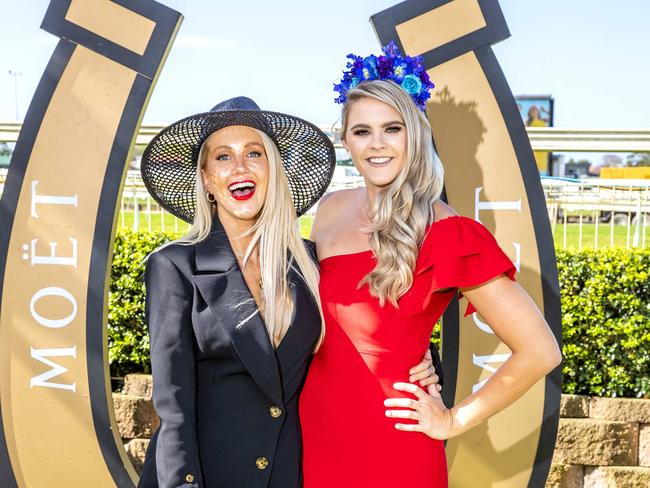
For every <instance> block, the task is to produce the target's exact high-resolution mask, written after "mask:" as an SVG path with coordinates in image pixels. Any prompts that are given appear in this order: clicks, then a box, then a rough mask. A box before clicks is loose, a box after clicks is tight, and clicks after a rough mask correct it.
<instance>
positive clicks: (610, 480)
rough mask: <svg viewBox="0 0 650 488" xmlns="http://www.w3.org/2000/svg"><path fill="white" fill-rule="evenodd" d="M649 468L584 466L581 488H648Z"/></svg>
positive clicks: (649, 484)
mask: <svg viewBox="0 0 650 488" xmlns="http://www.w3.org/2000/svg"><path fill="white" fill-rule="evenodd" d="M648 486H650V468H639V467H622V466H607V467H603V466H599V467H589V466H585V478H584V485H583V488H622V487H625V488H648Z"/></svg>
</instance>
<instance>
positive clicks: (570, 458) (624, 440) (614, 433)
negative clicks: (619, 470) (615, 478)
mask: <svg viewBox="0 0 650 488" xmlns="http://www.w3.org/2000/svg"><path fill="white" fill-rule="evenodd" d="M638 449H639V427H638V424H635V423H629V422H611V421H606V420H592V419H560V425H559V429H558V435H557V442H556V445H555V453H554V455H553V461H554V462H556V463H561V464H584V465H588V466H611V465H618V466H633V465H636V463H637V459H638Z"/></svg>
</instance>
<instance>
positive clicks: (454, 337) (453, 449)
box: [371, 0, 562, 488]
mask: <svg viewBox="0 0 650 488" xmlns="http://www.w3.org/2000/svg"><path fill="white" fill-rule="evenodd" d="M371 22H372V24H373V27H374V28H375V31H376V32H377V35H378V37H379V40H380V41H381V44H382V45H386V44H388V42H389V41H391V40H394V41H395V42H396V43H397V44H398V45H399V46H400V48H401V49H402V52H406V53H407V54H409V55H418V54H419V55H422V57H423V59H424V65H425V67H426V69H427V72H428V74H429V76H430V77H431V80H432V81H433V82H434V83H435V84H436V88H435V91H434V92H433V94H432V98H431V100H430V103H429V104H428V111H429V121H430V123H431V130H432V132H433V138H434V142H435V145H436V148H437V150H438V153H439V154H440V158H441V160H442V162H443V165H444V167H445V195H446V199H447V202H448V203H449V204H450V205H451V206H452V207H454V208H455V209H456V210H457V211H458V212H459V213H461V214H462V215H466V216H471V217H473V218H475V219H476V220H479V221H481V222H482V223H483V224H485V225H486V226H487V227H488V228H489V229H490V230H491V231H492V233H493V234H494V235H495V237H496V238H497V240H498V241H499V243H500V244H501V246H502V248H503V249H504V250H505V251H506V252H508V254H509V255H510V258H511V259H512V261H513V262H514V263H515V265H516V267H517V271H518V272H517V280H518V281H519V283H521V284H522V286H523V287H524V288H525V289H526V290H527V291H528V293H529V294H530V295H531V296H532V297H533V299H534V300H535V302H536V303H537V305H538V306H539V308H540V310H542V311H543V312H544V315H545V316H546V319H547V321H548V323H549V324H550V326H551V329H552V330H553V333H554V334H555V337H556V338H557V340H558V342H559V343H560V344H561V339H562V337H561V335H562V333H561V317H560V293H559V284H558V275H557V267H556V261H555V248H554V246H553V239H552V235H551V228H550V225H549V220H548V216H547V213H546V204H545V200H544V193H543V190H542V186H541V183H540V180H539V175H538V171H537V167H536V165H535V159H534V157H533V153H532V150H531V148H530V143H529V141H528V136H527V134H526V131H525V128H524V124H523V122H522V120H521V116H520V115H519V112H518V110H517V106H516V103H515V100H514V97H513V96H512V93H511V91H510V88H509V87H508V84H507V82H506V79H505V77H504V75H503V73H502V71H501V68H500V67H499V63H498V61H497V59H496V57H495V56H494V53H493V51H492V48H491V45H492V44H494V43H496V42H498V41H501V40H503V39H506V38H507V37H509V35H510V33H509V32H508V27H507V25H506V22H505V20H504V18H503V14H502V12H501V9H500V7H499V3H498V1H497V0H408V1H405V2H402V3H400V4H398V5H396V6H395V7H393V8H390V9H388V10H385V11H383V12H380V13H379V14H377V15H375V16H373V17H372V18H371ZM459 310H464V307H462V308H460V309H459V304H458V303H456V304H452V305H451V306H450V308H449V309H448V310H447V312H446V313H445V315H444V317H443V335H442V339H443V346H442V352H443V364H444V366H445V373H446V382H445V392H444V393H445V395H444V396H445V401H446V403H447V405H451V404H453V403H454V402H456V401H460V400H462V399H463V398H465V397H466V396H468V395H470V394H471V393H472V392H474V391H476V390H477V389H478V388H480V387H481V386H482V385H483V384H484V383H485V381H487V379H488V378H489V377H490V375H491V374H492V373H493V372H494V371H496V369H497V368H498V367H499V366H500V365H501V364H502V363H503V362H504V361H505V360H506V359H507V358H508V357H509V355H510V351H509V350H508V348H507V347H506V346H505V345H504V344H503V343H502V342H501V341H500V340H499V339H498V337H496V335H495V334H494V333H493V332H492V330H491V329H490V327H489V326H488V325H487V324H486V323H485V322H483V321H482V320H481V317H480V316H479V315H478V314H477V313H474V314H472V315H471V316H469V317H466V318H461V317H462V314H460V313H459ZM521 326H522V327H525V326H526V324H521ZM560 384H561V368H560V367H558V368H556V369H555V370H554V371H553V372H552V373H551V374H550V375H548V376H547V377H546V379H545V380H542V381H540V382H539V383H538V384H536V385H535V386H534V387H533V388H532V389H531V390H530V391H528V392H527V393H526V394H525V395H524V396H523V397H522V398H520V399H519V400H518V401H517V402H516V403H514V404H513V405H512V406H510V407H509V408H507V409H506V410H504V411H502V412H500V413H499V414H497V415H495V416H494V417H492V418H490V419H489V420H488V421H486V422H484V423H483V424H481V426H479V427H476V428H474V429H472V430H471V431H469V432H467V433H466V434H464V435H462V436H460V437H459V438H454V439H451V440H449V441H448V442H447V444H446V451H447V464H448V467H449V483H450V486H451V487H458V488H473V487H476V488H479V487H485V486H499V487H513V488H514V487H522V488H523V487H542V486H544V484H545V482H546V478H547V476H548V472H549V469H550V465H551V458H552V456H553V448H554V446H555V436H556V434H557V425H558V422H559V404H560V394H561V388H560Z"/></svg>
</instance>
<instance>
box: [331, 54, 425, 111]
mask: <svg viewBox="0 0 650 488" xmlns="http://www.w3.org/2000/svg"><path fill="white" fill-rule="evenodd" d="M382 51H383V53H384V54H383V55H381V56H375V55H374V54H371V55H370V56H366V57H365V58H362V57H361V56H357V55H355V54H348V55H347V58H348V59H349V60H350V61H348V63H347V65H346V68H348V70H347V71H343V78H342V79H341V82H340V83H335V84H334V91H335V92H337V93H338V94H339V96H338V97H337V98H335V99H334V101H335V102H336V103H345V102H346V100H347V99H348V97H347V93H348V90H350V89H351V88H354V87H355V86H357V85H358V84H359V83H362V82H364V81H371V80H391V81H393V82H395V83H397V84H398V85H399V86H401V87H402V88H403V89H404V91H406V93H408V94H409V95H411V98H412V99H413V101H414V102H415V104H416V105H417V106H418V108H419V109H420V110H422V111H423V112H424V109H425V107H426V103H427V100H428V99H429V98H430V97H431V94H430V93H429V90H431V89H432V88H433V87H434V86H435V85H434V84H433V83H432V82H431V80H430V79H429V75H428V74H427V72H426V70H425V69H424V66H422V56H413V57H411V56H402V55H401V54H400V53H399V50H398V48H397V45H396V44H395V42H394V41H390V43H389V44H388V45H387V46H384V47H383V48H382Z"/></svg>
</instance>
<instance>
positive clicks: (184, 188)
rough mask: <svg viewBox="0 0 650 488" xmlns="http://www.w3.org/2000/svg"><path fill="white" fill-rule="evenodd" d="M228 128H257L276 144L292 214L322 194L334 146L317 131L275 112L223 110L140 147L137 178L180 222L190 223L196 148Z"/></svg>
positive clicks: (328, 179) (163, 133)
mask: <svg viewBox="0 0 650 488" xmlns="http://www.w3.org/2000/svg"><path fill="white" fill-rule="evenodd" d="M231 125H245V126H248V127H252V128H254V129H258V130H261V131H262V132H264V133H265V134H267V135H268V136H269V137H270V138H271V139H272V140H273V142H275V145H276V146H277V148H278V150H279V152H280V155H281V156H282V162H283V164H284V170H285V174H286V176H287V181H288V182H289V189H290V191H291V197H292V199H293V206H294V208H295V210H296V214H297V215H302V214H304V213H305V212H306V211H307V210H308V209H309V208H310V207H311V206H312V205H314V203H316V202H317V201H318V200H319V199H320V197H322V196H323V194H324V193H325V191H326V190H327V187H328V186H329V184H330V182H331V181H332V176H333V175H334V167H335V165H336V155H335V151H334V145H333V144H332V142H331V141H330V139H329V138H328V137H327V136H326V135H325V134H324V133H323V132H322V131H321V130H320V129H319V128H318V127H316V126H315V125H314V124H312V123H310V122H307V121H305V120H302V119H300V118H298V117H293V116H291V115H286V114H281V113H277V112H266V111H257V110H225V111H219V112H206V113H202V114H197V115H192V116H190V117H186V118H184V119H182V120H179V121H178V122H175V123H173V124H171V125H170V126H168V127H166V128H164V129H163V130H162V131H160V133H158V134H157V135H156V136H155V137H154V138H153V139H152V140H151V142H150V143H149V145H148V146H147V148H146V149H145V151H144V153H143V155H142V161H141V165H140V171H141V173H142V179H143V181H144V184H145V186H146V188H147V190H148V191H149V193H150V194H151V196H152V198H153V199H154V200H155V201H156V202H158V204H160V205H161V206H162V207H163V208H164V209H165V210H167V211H168V212H169V213H171V214H173V215H175V216H176V217H178V218H180V219H182V220H184V221H185V222H189V223H191V222H192V221H193V220H194V211H195V208H194V206H195V201H196V193H195V192H196V190H195V183H196V165H197V164H198V156H199V150H200V148H201V145H202V144H203V143H204V142H205V140H206V139H207V138H208V136H209V135H210V134H212V133H213V132H215V131H217V130H219V129H223V128H224V127H228V126H231Z"/></svg>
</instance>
